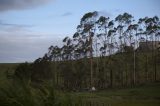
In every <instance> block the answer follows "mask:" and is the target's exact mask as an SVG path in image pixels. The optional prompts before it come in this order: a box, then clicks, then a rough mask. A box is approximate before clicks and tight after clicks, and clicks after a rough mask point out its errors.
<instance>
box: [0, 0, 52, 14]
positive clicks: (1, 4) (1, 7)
mask: <svg viewBox="0 0 160 106" xmlns="http://www.w3.org/2000/svg"><path fill="white" fill-rule="evenodd" d="M50 1H53V0H0V12H2V11H9V10H22V9H28V8H34V7H37V6H40V5H44V4H46V3H48V2H50Z"/></svg>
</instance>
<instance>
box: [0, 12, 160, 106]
mask: <svg viewBox="0 0 160 106" xmlns="http://www.w3.org/2000/svg"><path fill="white" fill-rule="evenodd" d="M159 29H160V21H159V18H158V17H157V16H155V17H152V18H149V17H145V18H140V19H139V20H138V21H135V20H134V18H133V16H132V15H131V14H129V13H123V14H120V15H118V16H117V17H116V18H115V19H114V20H111V19H110V18H109V17H104V16H99V14H98V12H96V11H95V12H89V13H86V14H85V15H84V16H83V17H82V19H81V21H80V25H78V26H77V31H76V32H75V34H74V35H73V37H72V38H70V37H65V38H64V39H63V43H64V45H63V46H62V47H58V46H50V47H49V49H48V52H47V53H46V54H45V55H44V56H43V57H42V58H38V59H37V60H35V61H34V62H33V63H27V62H26V63H21V64H0V75H1V76H2V77H0V85H1V87H0V105H1V106H11V105H12V106H72V105H73V106H78V105H81V106H92V105H93V106H94V105H99V106H106V105H110V104H111V105H116V106H117V105H128V104H131V105H132V104H133V105H145V106H147V105H159V104H160V102H159V98H160V91H159V88H160V86H159V83H158V82H159V81H160V72H159V70H160V48H159V47H160V46H159V44H160V41H159V40H160V30H159ZM141 42H143V43H144V44H145V47H141V45H139V44H140V43H141ZM155 42H158V45H157V43H155ZM152 82H154V83H155V84H150V83H152ZM148 84H149V85H148ZM141 85H143V86H142V87H138V86H141ZM91 87H95V88H96V89H97V90H98V92H94V93H93V92H88V91H89V90H90V89H91ZM135 87H137V88H135ZM152 90H154V91H153V92H152ZM68 91H69V92H68ZM86 91H87V92H86ZM84 98H85V99H84ZM114 99H115V100H116V101H114ZM106 101H107V102H106Z"/></svg>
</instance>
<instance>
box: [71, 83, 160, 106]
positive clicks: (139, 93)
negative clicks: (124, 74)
mask: <svg viewBox="0 0 160 106" xmlns="http://www.w3.org/2000/svg"><path fill="white" fill-rule="evenodd" d="M72 95H73V96H79V97H81V98H82V99H84V100H92V102H93V104H95V106H96V104H97V103H98V104H102V103H104V105H105V106H107V105H108V106H160V83H154V84H148V85H143V86H139V87H136V88H126V89H108V90H105V91H97V92H94V93H86V92H84V93H72ZM100 106H101V105H100Z"/></svg>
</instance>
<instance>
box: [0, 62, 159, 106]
mask: <svg viewBox="0 0 160 106" xmlns="http://www.w3.org/2000/svg"><path fill="white" fill-rule="evenodd" d="M17 65H18V64H0V87H3V88H4V86H5V85H7V84H6V83H7V82H8V80H7V78H6V75H5V73H6V71H7V70H8V71H9V72H11V73H12V71H14V69H15V68H16V66H17ZM32 91H33V90H32ZM36 92H37V91H36ZM57 92H58V93H59V94H58V95H59V97H58V98H60V99H62V98H63V97H64V98H65V99H66V98H67V99H68V101H79V102H76V103H77V104H74V105H71V106H160V83H159V82H157V83H150V84H147V85H141V86H137V87H134V88H121V89H111V88H109V89H106V90H97V91H96V92H62V91H57ZM37 94H38V93H37ZM0 96H1V95H0ZM33 98H34V97H33ZM22 106H25V105H22ZM62 106H63V105H62ZM66 106H70V105H66Z"/></svg>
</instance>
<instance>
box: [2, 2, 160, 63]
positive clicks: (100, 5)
mask: <svg viewBox="0 0 160 106" xmlns="http://www.w3.org/2000/svg"><path fill="white" fill-rule="evenodd" d="M92 11H99V12H100V13H101V14H102V15H105V16H109V17H112V18H114V17H115V16H117V15H118V14H122V13H124V12H128V13H130V14H132V15H133V16H134V17H135V19H138V18H140V17H145V16H149V17H153V16H155V15H157V16H159V17H160V0H0V63H13V62H25V61H29V62H31V61H33V60H35V59H37V58H38V57H42V56H43V55H44V53H46V52H47V49H48V47H49V46H50V45H61V40H62V39H63V38H64V37H65V36H72V34H73V33H74V32H75V31H76V26H77V25H78V24H79V21H80V19H81V17H82V16H83V15H84V14H85V13H87V12H92Z"/></svg>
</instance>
